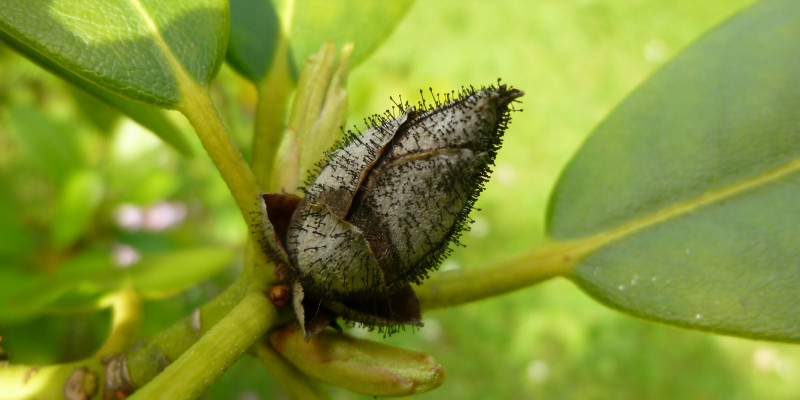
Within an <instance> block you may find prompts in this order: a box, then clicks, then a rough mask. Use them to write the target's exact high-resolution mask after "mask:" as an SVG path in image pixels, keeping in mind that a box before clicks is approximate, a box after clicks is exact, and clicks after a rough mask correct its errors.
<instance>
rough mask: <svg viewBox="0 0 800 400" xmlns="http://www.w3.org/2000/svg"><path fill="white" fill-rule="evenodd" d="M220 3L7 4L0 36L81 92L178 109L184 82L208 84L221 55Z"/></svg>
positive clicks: (15, 0) (224, 19)
mask: <svg viewBox="0 0 800 400" xmlns="http://www.w3.org/2000/svg"><path fill="white" fill-rule="evenodd" d="M227 33H228V6H227V2H225V1H222V0H202V1H192V2H162V1H155V0H112V1H99V2H85V1H78V0H52V1H46V0H9V1H4V2H0V39H2V40H3V41H5V42H6V43H8V44H9V45H11V46H12V47H14V48H15V49H17V50H18V51H19V52H21V53H23V54H24V55H26V56H28V57H29V58H31V59H33V60H34V61H36V62H37V63H39V64H41V65H43V66H44V67H46V68H48V69H49V70H50V71H52V72H55V73H56V74H58V75H60V76H62V77H64V78H67V79H69V80H70V81H72V82H73V83H76V84H78V85H79V86H82V87H87V86H88V87H92V86H95V87H99V88H102V89H104V90H108V91H110V92H112V93H117V94H121V95H124V96H126V97H129V98H132V99H136V100H139V101H144V102H147V103H151V104H155V105H158V106H162V107H175V106H176V105H178V104H179V103H180V101H181V96H182V93H181V92H182V87H181V86H182V85H184V84H185V83H182V80H183V79H184V77H188V78H189V79H192V80H193V81H194V82H196V83H197V84H199V85H201V86H206V85H208V84H209V83H210V81H211V79H212V78H213V76H214V74H215V73H216V71H217V69H218V67H219V64H220V61H221V58H222V56H223V55H224V50H225V46H226V44H227V39H228V38H227Z"/></svg>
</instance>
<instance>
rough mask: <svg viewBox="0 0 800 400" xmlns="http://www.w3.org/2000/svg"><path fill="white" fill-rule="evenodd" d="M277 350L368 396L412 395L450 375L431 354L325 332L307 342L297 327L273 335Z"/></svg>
mask: <svg viewBox="0 0 800 400" xmlns="http://www.w3.org/2000/svg"><path fill="white" fill-rule="evenodd" d="M269 340H270V344H272V347H273V348H274V349H275V350H277V351H278V352H279V353H281V354H282V355H283V356H284V357H286V359H287V360H289V362H291V363H292V364H294V365H295V366H296V367H297V368H298V369H299V370H300V371H302V372H304V373H306V374H308V375H309V376H312V377H314V378H316V379H319V380H320V381H323V382H326V383H329V384H331V385H336V386H339V387H341V388H344V389H347V390H350V391H353V392H356V393H363V394H366V395H369V396H408V395H412V394H417V393H424V392H427V391H430V390H433V389H436V388H437V387H439V386H441V385H442V383H444V379H445V371H444V369H443V368H442V366H441V365H440V364H439V363H438V362H436V360H435V359H434V358H433V357H432V356H431V355H429V354H425V353H419V352H416V351H410V350H405V349H401V348H398V347H393V346H389V345H386V344H383V343H376V342H372V341H369V340H363V339H355V338H352V337H350V336H347V335H345V334H343V333H341V332H336V331H333V330H330V329H328V330H324V331H322V332H320V334H318V335H314V336H312V337H311V339H310V340H309V341H308V342H306V341H305V339H304V336H303V333H302V332H301V331H300V329H299V328H298V327H297V325H294V324H291V325H287V326H285V327H283V328H281V329H278V330H276V331H275V332H273V333H272V335H270V337H269Z"/></svg>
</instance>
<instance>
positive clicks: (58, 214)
mask: <svg viewBox="0 0 800 400" xmlns="http://www.w3.org/2000/svg"><path fill="white" fill-rule="evenodd" d="M103 190H104V188H103V180H102V179H101V178H100V176H99V175H98V174H97V173H96V172H94V171H89V170H85V171H78V172H75V173H73V174H72V175H70V176H69V178H68V179H67V181H66V183H65V185H64V188H63V189H62V190H61V191H60V193H59V194H58V200H57V202H56V209H55V213H54V215H53V220H52V224H53V228H52V230H51V231H50V232H51V237H52V241H53V245H54V246H55V247H56V248H65V247H68V246H71V245H72V244H74V243H75V242H76V241H77V240H78V239H80V238H81V237H82V236H83V235H84V233H85V232H86V231H87V230H88V229H89V227H90V226H91V223H92V221H93V220H94V216H95V212H96V211H97V207H98V206H99V205H100V200H101V199H102V197H103Z"/></svg>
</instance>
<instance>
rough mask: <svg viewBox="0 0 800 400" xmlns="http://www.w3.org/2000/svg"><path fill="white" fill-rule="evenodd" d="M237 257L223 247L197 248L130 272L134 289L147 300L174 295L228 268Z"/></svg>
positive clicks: (148, 262)
mask: <svg viewBox="0 0 800 400" xmlns="http://www.w3.org/2000/svg"><path fill="white" fill-rule="evenodd" d="M235 254H236V253H235V251H233V250H232V249H228V248H224V247H198V248H192V249H186V250H178V251H173V252H170V253H167V254H164V255H159V256H151V257H147V258H144V259H143V260H142V262H141V263H140V264H138V265H136V266H134V267H133V268H131V280H132V282H133V287H134V288H135V289H136V290H137V291H138V292H139V293H142V294H143V295H144V296H145V297H162V296H164V295H167V294H173V293H176V292H179V291H182V290H185V289H187V288H189V287H190V286H192V285H195V284H197V283H199V282H202V281H204V280H206V279H208V278H210V277H211V276H213V275H214V274H216V273H218V272H220V271H222V270H223V269H224V268H227V267H228V266H230V265H231V262H232V261H233V258H234V255H235Z"/></svg>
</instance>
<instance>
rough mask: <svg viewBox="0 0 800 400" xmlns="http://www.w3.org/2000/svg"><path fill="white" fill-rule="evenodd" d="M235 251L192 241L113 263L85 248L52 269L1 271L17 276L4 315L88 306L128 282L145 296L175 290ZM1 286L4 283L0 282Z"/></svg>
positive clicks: (2, 301) (1, 304) (1, 298)
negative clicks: (125, 263) (48, 271)
mask: <svg viewBox="0 0 800 400" xmlns="http://www.w3.org/2000/svg"><path fill="white" fill-rule="evenodd" d="M234 255H235V252H234V251H233V250H232V249H227V248H220V247H195V248H189V249H183V250H177V251H173V252H169V253H164V254H155V255H150V254H145V255H144V256H143V257H142V260H141V261H140V262H139V263H137V264H134V265H131V266H129V267H127V268H119V267H117V266H115V265H113V264H112V258H111V254H110V253H108V252H104V251H97V250H92V251H86V252H84V253H82V254H80V255H78V256H76V257H74V258H72V259H71V260H69V261H68V262H66V263H65V264H64V265H62V266H61V267H60V268H59V269H58V270H57V271H56V272H55V273H54V274H53V275H49V276H43V275H33V274H23V273H20V272H16V271H15V270H13V269H8V270H7V271H3V270H2V268H3V267H1V266H0V279H2V278H8V279H10V281H9V282H17V283H18V286H15V287H14V289H15V290H13V291H11V294H9V295H0V308H7V309H8V311H7V312H5V311H3V312H0V321H2V320H3V318H9V319H19V318H21V317H22V316H28V317H29V316H33V315H36V314H41V313H65V312H75V311H90V310H95V309H97V308H101V307H105V306H107V304H104V303H103V302H102V300H103V298H104V297H105V296H107V295H109V294H111V293H114V292H116V291H118V290H119V289H122V288H125V287H130V286H132V287H133V288H134V289H135V290H136V291H137V292H138V293H140V294H142V295H143V296H144V297H146V298H158V297H164V296H166V295H171V294H175V293H177V292H180V291H182V290H185V289H188V288H189V287H191V286H193V285H195V284H197V283H199V282H201V281H204V280H206V279H208V278H210V277H211V276H213V275H214V274H216V273H218V272H219V271H221V270H222V269H224V268H227V267H228V266H230V264H231V261H232V260H233V257H234ZM0 289H3V285H0Z"/></svg>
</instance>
